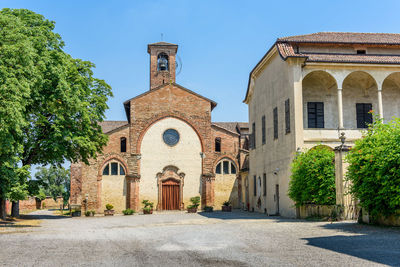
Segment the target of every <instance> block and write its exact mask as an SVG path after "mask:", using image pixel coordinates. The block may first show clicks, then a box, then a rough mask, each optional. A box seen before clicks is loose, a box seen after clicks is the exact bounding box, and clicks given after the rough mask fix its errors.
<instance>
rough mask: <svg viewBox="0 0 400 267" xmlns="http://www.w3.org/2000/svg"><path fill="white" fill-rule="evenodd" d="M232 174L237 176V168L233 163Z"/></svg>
mask: <svg viewBox="0 0 400 267" xmlns="http://www.w3.org/2000/svg"><path fill="white" fill-rule="evenodd" d="M231 174H236V167H235V165H233V163H232V162H231Z"/></svg>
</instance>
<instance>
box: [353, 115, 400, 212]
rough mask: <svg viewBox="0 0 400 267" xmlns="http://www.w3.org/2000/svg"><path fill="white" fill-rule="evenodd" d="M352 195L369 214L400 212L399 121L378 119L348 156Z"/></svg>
mask: <svg viewBox="0 0 400 267" xmlns="http://www.w3.org/2000/svg"><path fill="white" fill-rule="evenodd" d="M346 159H347V161H348V163H349V168H348V172H347V180H348V181H350V182H351V188H350V192H351V193H352V194H353V195H354V196H355V197H356V198H357V199H358V200H359V201H360V205H361V207H363V208H364V209H366V210H367V211H368V212H369V213H370V215H372V216H373V217H374V216H379V215H384V216H389V215H392V214H396V212H397V211H398V210H400V119H398V118H397V119H393V120H392V121H390V122H388V123H385V124H384V123H383V122H382V121H381V120H380V119H378V118H376V120H375V122H374V123H373V124H372V125H371V126H370V128H369V129H368V130H367V131H366V132H364V134H363V138H362V139H359V140H357V141H356V142H355V146H354V147H353V148H352V149H351V151H350V152H349V154H348V155H347V157H346Z"/></svg>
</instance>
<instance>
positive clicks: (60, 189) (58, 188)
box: [35, 166, 70, 202]
mask: <svg viewBox="0 0 400 267" xmlns="http://www.w3.org/2000/svg"><path fill="white" fill-rule="evenodd" d="M35 178H36V181H38V183H39V184H40V188H42V189H43V190H44V193H45V195H46V196H51V197H52V198H53V199H54V200H57V197H59V196H62V197H63V198H64V197H65V198H66V202H68V199H69V189H70V188H69V186H70V175H69V170H66V169H64V168H63V167H56V166H50V167H49V168H45V167H39V168H38V171H37V172H36V174H35ZM39 194H40V191H39ZM39 196H40V195H39Z"/></svg>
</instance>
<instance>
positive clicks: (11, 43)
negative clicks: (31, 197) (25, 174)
mask: <svg viewBox="0 0 400 267" xmlns="http://www.w3.org/2000/svg"><path fill="white" fill-rule="evenodd" d="M27 32H29V29H28V28H26V27H25V26H24V24H23V22H22V21H21V20H19V19H18V18H16V17H15V16H12V15H10V14H7V13H3V12H0V96H1V97H0V218H1V219H5V206H4V204H5V202H4V201H5V198H6V197H7V195H8V193H9V192H10V190H13V191H16V189H17V187H18V186H17V185H16V183H18V181H19V178H20V177H19V174H18V173H16V170H17V163H18V162H19V158H18V157H17V155H18V153H20V152H22V144H21V138H22V129H23V127H25V126H26V125H27V122H26V120H25V117H24V114H25V112H26V103H27V99H28V98H29V94H30V89H31V87H32V85H33V81H32V80H33V79H32V78H33V77H34V76H35V73H36V72H35V67H34V65H35V61H34V51H33V48H32V42H31V41H30V40H29V38H28V37H27ZM12 187H13V189H11V188H12Z"/></svg>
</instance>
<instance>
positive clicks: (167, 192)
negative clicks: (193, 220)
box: [162, 179, 180, 210]
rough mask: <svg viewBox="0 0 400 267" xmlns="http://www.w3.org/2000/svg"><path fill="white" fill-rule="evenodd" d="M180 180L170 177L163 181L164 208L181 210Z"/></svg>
mask: <svg viewBox="0 0 400 267" xmlns="http://www.w3.org/2000/svg"><path fill="white" fill-rule="evenodd" d="M179 201H180V200H179V182H177V181H175V180H173V179H168V180H166V181H164V182H163V183H162V209H163V210H179Z"/></svg>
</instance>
